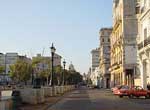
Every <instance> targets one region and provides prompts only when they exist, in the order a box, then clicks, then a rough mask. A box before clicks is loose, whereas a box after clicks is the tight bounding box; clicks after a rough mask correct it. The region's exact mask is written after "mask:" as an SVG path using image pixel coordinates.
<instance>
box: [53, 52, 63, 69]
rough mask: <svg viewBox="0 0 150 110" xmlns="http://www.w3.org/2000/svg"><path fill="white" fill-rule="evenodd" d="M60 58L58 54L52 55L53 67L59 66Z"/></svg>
mask: <svg viewBox="0 0 150 110" xmlns="http://www.w3.org/2000/svg"><path fill="white" fill-rule="evenodd" d="M61 58H62V57H61V56H60V55H58V54H56V53H55V54H54V66H61Z"/></svg>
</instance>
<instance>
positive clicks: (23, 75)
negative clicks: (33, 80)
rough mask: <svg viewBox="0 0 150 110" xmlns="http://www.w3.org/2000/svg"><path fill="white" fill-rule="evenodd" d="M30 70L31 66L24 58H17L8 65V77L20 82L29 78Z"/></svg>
mask: <svg viewBox="0 0 150 110" xmlns="http://www.w3.org/2000/svg"><path fill="white" fill-rule="evenodd" d="M31 72H32V66H31V64H29V63H28V62H26V61H25V60H18V61H17V62H16V63H15V64H13V65H11V66H10V77H11V78H12V79H13V80H15V81H17V82H18V83H20V82H25V84H26V83H27V81H28V80H29V79H30V77H31Z"/></svg>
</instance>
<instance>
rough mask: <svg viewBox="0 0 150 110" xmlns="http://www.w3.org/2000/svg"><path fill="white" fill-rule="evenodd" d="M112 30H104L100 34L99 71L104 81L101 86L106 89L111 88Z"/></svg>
mask: <svg viewBox="0 0 150 110" xmlns="http://www.w3.org/2000/svg"><path fill="white" fill-rule="evenodd" d="M111 33H112V28H102V29H101V30H100V32H99V34H100V52H99V54H100V56H99V57H100V58H99V69H100V73H101V77H102V80H103V81H101V82H103V83H101V84H103V85H101V86H102V87H104V88H110V72H109V68H110V35H111Z"/></svg>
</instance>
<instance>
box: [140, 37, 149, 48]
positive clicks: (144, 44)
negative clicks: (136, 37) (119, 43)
mask: <svg viewBox="0 0 150 110" xmlns="http://www.w3.org/2000/svg"><path fill="white" fill-rule="evenodd" d="M148 44H150V36H149V37H148V38H146V39H145V40H144V41H142V42H141V43H139V44H138V49H139V50H140V49H142V48H144V47H145V46H147V45H148Z"/></svg>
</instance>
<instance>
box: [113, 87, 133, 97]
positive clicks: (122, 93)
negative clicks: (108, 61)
mask: <svg viewBox="0 0 150 110" xmlns="http://www.w3.org/2000/svg"><path fill="white" fill-rule="evenodd" d="M113 93H114V94H115V95H118V96H119V97H120V98H122V97H123V96H129V95H130V87H129V86H127V85H122V86H120V88H118V89H116V90H115V91H114V92H113Z"/></svg>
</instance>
